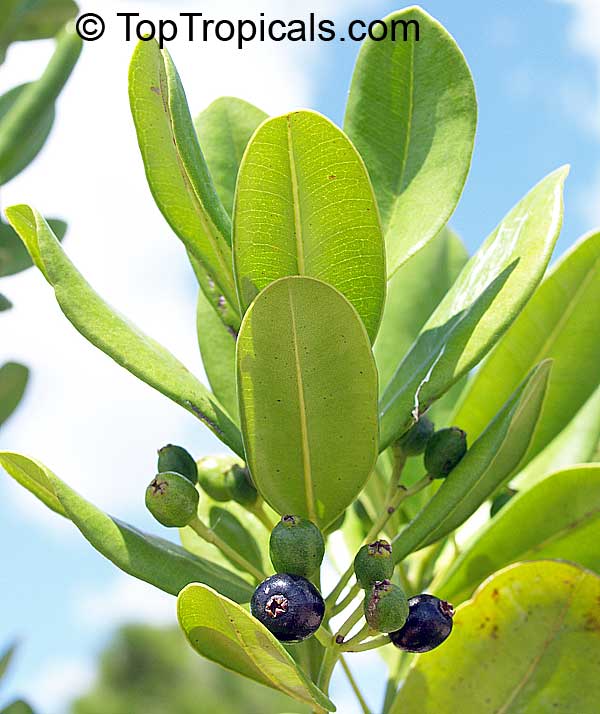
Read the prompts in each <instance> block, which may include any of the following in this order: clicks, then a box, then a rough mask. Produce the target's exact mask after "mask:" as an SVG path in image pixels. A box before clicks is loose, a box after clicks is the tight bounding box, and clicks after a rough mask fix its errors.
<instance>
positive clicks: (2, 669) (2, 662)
mask: <svg viewBox="0 0 600 714" xmlns="http://www.w3.org/2000/svg"><path fill="white" fill-rule="evenodd" d="M16 649H17V645H16V643H13V644H11V645H9V646H8V647H7V648H6V649H5V650H4V651H3V652H2V654H0V681H2V678H3V677H4V675H5V674H6V670H7V669H8V667H9V665H10V663H11V661H12V658H13V657H14V655H15V651H16Z"/></svg>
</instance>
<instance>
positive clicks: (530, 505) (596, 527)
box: [435, 464, 600, 603]
mask: <svg viewBox="0 0 600 714" xmlns="http://www.w3.org/2000/svg"><path fill="white" fill-rule="evenodd" d="M599 542H600V464H588V465H585V466H573V467H571V468H568V469H565V470H564V471H558V472H557V473H555V474H552V475H551V476H549V477H548V478H547V479H545V480H544V481H542V482H541V483H539V484H538V485H537V486H535V487H534V488H532V489H531V490H529V491H524V492H522V493H520V494H518V495H517V496H515V497H514V498H512V499H511V500H510V501H509V502H508V504H507V505H506V506H504V508H502V510H501V511H500V512H499V513H498V514H497V515H496V516H495V517H494V518H492V519H491V520H490V521H489V522H488V524H487V525H486V526H485V527H484V528H483V530H482V531H480V532H479V533H477V534H476V536H475V537H474V540H473V542H472V543H471V544H470V545H469V546H468V547H467V548H466V549H465V550H464V551H463V552H462V553H461V555H460V557H459V558H458V559H457V560H456V561H455V562H454V564H453V565H452V568H451V569H450V571H449V572H448V574H447V575H446V577H445V578H444V580H443V582H442V583H441V584H439V585H438V587H437V588H436V591H435V592H436V594H437V595H439V596H440V597H444V598H446V599H447V600H450V601H452V602H455V603H456V602H461V601H462V600H464V599H465V598H467V597H469V596H470V595H471V594H472V592H473V591H474V590H475V588H476V587H477V585H479V583H480V582H481V581H482V580H485V578H487V577H488V576H489V575H491V574H492V573H493V572H494V571H495V570H499V569H500V568H502V567H504V566H505V565H509V564H510V563H516V562H517V561H521V560H537V559H539V558H561V559H563V560H570V561H573V562H575V563H578V564H579V565H582V566H584V567H586V568H589V569H590V570H594V571H596V572H598V571H600V550H599V549H598V543H599Z"/></svg>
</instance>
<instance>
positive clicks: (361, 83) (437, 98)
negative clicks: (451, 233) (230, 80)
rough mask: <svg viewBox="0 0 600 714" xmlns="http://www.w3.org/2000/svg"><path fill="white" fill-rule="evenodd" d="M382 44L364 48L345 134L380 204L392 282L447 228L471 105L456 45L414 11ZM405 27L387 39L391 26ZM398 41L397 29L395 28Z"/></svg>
mask: <svg viewBox="0 0 600 714" xmlns="http://www.w3.org/2000/svg"><path fill="white" fill-rule="evenodd" d="M384 22H385V24H386V26H387V28H388V35H387V37H386V39H384V40H382V39H378V40H371V39H368V40H366V41H365V42H364V43H363V45H362V47H361V50H360V53H359V55H358V59H357V62H356V68H355V70H354V76H353V77H352V84H351V86H350V95H349V97H348V106H347V109H346V118H345V121H344V128H345V130H346V132H347V133H348V135H349V137H350V138H351V139H352V141H353V142H354V144H355V145H356V148H357V149H358V150H359V152H360V153H361V154H362V156H363V158H364V160H365V163H366V165H367V168H368V170H369V175H370V176H371V181H372V182H373V187H374V188H375V194H376V196H377V201H378V203H379V210H380V212H381V220H382V224H383V230H384V235H385V242H386V252H387V272H388V277H391V276H392V275H393V274H394V273H395V271H396V270H397V269H398V268H399V267H400V266H401V265H403V264H404V263H405V262H406V261H407V260H408V259H409V258H410V256H411V255H414V254H415V253H416V252H417V251H418V250H420V249H421V248H422V247H423V246H424V245H425V244H426V243H427V242H428V241H430V240H431V239H432V238H434V236H436V235H437V233H438V232H439V231H440V230H441V229H442V228H443V226H444V225H445V224H446V223H447V221H448V219H449V218H450V215H451V214H452V212H453V211H454V209H455V207H456V204H457V203H458V199H459V198H460V195H461V193H462V190H463V186H464V184H465V181H466V178H467V174H468V172H469V166H470V163H471V154H472V152H473V142H474V139H475V128H476V126H477V100H476V97H475V88H474V86H473V79H472V77H471V73H470V72H469V68H468V66H467V63H466V61H465V58H464V57H463V55H462V53H461V51H460V49H459V48H458V46H457V45H456V43H455V41H454V39H453V38H452V37H451V36H450V35H449V34H448V32H446V30H445V29H444V28H443V27H442V26H441V25H440V24H439V22H437V20H434V19H433V18H432V17H431V16H430V15H428V14H427V13H426V12H424V11H423V10H421V8H418V7H412V8H408V9H405V10H401V11H399V12H394V13H392V14H391V15H388V17H386V18H385V19H384ZM401 22H418V23H419V26H420V33H419V41H418V42H416V41H415V27H414V25H412V26H409V27H408V30H407V35H408V39H407V41H404V38H403V37H402V35H400V39H398V38H397V40H396V41H394V40H393V36H392V32H391V27H392V24H393V23H401ZM397 31H398V32H400V27H399V26H398V30H397Z"/></svg>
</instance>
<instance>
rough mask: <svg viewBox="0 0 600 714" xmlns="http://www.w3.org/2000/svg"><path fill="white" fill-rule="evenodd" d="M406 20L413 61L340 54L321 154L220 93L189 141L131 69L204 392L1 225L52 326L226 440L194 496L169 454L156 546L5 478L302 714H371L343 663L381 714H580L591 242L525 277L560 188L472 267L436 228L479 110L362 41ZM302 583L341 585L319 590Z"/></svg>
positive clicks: (595, 376) (4, 457)
mask: <svg viewBox="0 0 600 714" xmlns="http://www.w3.org/2000/svg"><path fill="white" fill-rule="evenodd" d="M411 19H415V20H418V22H419V24H420V41H419V42H416V41H414V39H409V41H407V42H396V43H394V42H392V41H390V40H389V39H388V40H382V41H379V42H377V41H374V40H367V41H366V42H365V43H364V45H363V47H362V49H361V51H360V54H359V57H358V60H357V66H356V69H355V72H354V76H353V78H352V83H351V87H350V93H349V98H348V106H347V111H346V118H345V121H344V127H343V130H342V129H340V128H338V127H336V126H335V125H334V124H333V123H332V122H330V121H329V120H328V119H327V118H326V117H323V116H321V115H320V114H317V113H315V112H312V111H306V110H302V111H293V112H291V113H289V114H286V115H284V116H280V117H273V118H269V117H266V116H265V115H264V113H263V112H261V111H260V110H259V109H257V108H255V107H252V106H250V105H249V104H247V103H246V102H243V101H241V100H238V99H233V98H230V97H226V98H222V99H219V100H217V101H216V102H214V103H213V104H211V105H210V106H209V107H208V108H207V109H205V110H204V111H203V112H202V113H201V114H200V116H199V117H198V118H197V120H196V122H194V121H193V120H192V117H191V114H190V111H189V109H188V106H187V103H186V98H185V93H184V90H183V87H182V85H181V82H180V79H179V76H178V74H177V70H176V69H175V66H174V65H173V62H172V60H171V58H170V56H169V55H168V53H167V52H166V51H161V50H160V49H159V47H158V45H157V44H156V43H154V42H152V41H147V42H142V43H140V44H139V45H138V47H137V49H136V50H135V52H134V55H133V59H132V62H131V67H130V74H129V92H130V100H131V110H132V115H133V120H134V123H135V127H136V130H137V136H138V141H139V145H140V149H141V154H142V159H143V162H144V166H145V169H146V175H147V179H148V183H149V186H150V190H151V191H152V194H153V196H154V198H155V200H156V203H157V205H158V207H159V208H160V210H161V211H162V213H163V215H164V217H165V219H166V220H167V222H168V223H169V225H170V226H171V228H172V229H173V232H174V233H175V234H176V236H178V237H179V239H180V240H181V241H182V242H183V244H184V246H185V249H186V251H187V253H188V255H189V258H190V263H191V266H192V268H193V270H194V272H195V274H196V276H197V278H198V284H199V288H200V289H199V298H198V320H197V323H198V325H197V327H198V338H199V344H200V351H201V353H202V357H203V360H204V365H205V368H206V372H207V375H208V379H209V382H210V389H208V388H207V387H206V386H205V385H204V384H202V383H201V382H200V381H199V380H198V379H197V378H196V377H195V376H194V375H193V374H191V372H190V371H189V370H187V369H186V367H185V366H184V365H182V364H181V363H180V362H179V361H178V360H177V359H176V358H175V357H174V356H173V355H172V354H171V353H170V352H169V351H168V350H167V349H166V348H165V347H163V346H162V345H159V344H157V343H156V342H154V341H153V340H152V339H151V338H150V337H149V336H147V335H144V334H142V333H141V332H140V331H139V330H138V329H137V328H136V327H135V326H134V325H132V324H131V323H130V322H129V321H128V320H127V319H125V318H124V317H122V316H121V315H120V314H119V313H117V312H115V311H114V310H113V309H112V308H111V307H110V306H109V305H107V304H106V303H105V302H104V301H103V300H102V298H101V297H100V296H99V295H98V294H96V293H95V292H94V290H93V289H92V288H91V286H90V285H88V283H87V282H86V281H85V279H84V277H83V276H82V275H81V274H80V273H79V272H78V271H77V270H76V268H75V267H74V266H73V264H72V263H71V262H70V260H69V258H68V256H67V255H66V254H65V253H64V251H63V250H62V248H61V246H60V244H59V243H58V241H57V240H56V238H55V236H54V234H53V232H52V230H51V228H50V227H49V226H48V224H47V223H46V222H45V221H44V219H43V218H42V217H41V216H40V215H39V214H38V213H37V211H35V210H34V209H33V208H30V207H28V206H24V205H21V206H13V207H12V208H9V209H8V210H7V215H8V218H9V220H10V222H11V224H12V226H13V227H14V228H15V230H16V231H17V232H18V234H19V235H20V237H21V238H22V240H23V242H24V243H25V245H26V246H27V248H28V250H29V253H30V255H31V256H32V259H33V260H34V262H35V264H36V265H37V267H38V268H39V269H40V271H41V273H42V274H43V276H44V277H45V279H46V280H47V281H48V282H49V283H50V284H51V285H52V286H53V288H54V290H55V294H56V298H57V300H58V302H59V304H60V306H61V308H62V310H63V312H64V313H65V315H66V316H67V318H68V319H69V320H70V321H71V322H72V323H73V325H74V326H75V328H76V329H77V330H79V331H80V332H81V333H82V334H83V335H84V336H85V337H86V338H87V339H88V340H89V341H90V342H92V344H94V345H95V346H96V347H98V348H100V349H101V350H103V351H104V352H106V353H107V354H108V355H110V356H111V357H112V358H113V359H114V360H115V361H116V362H117V363H119V364H121V365H122V366H123V367H125V368H126V369H128V370H129V371H130V372H131V373H132V374H134V375H135V376H137V377H138V378H140V379H142V380H143V381H145V382H146V383H147V384H149V385H150V386H152V387H154V388H155V389H158V390H159V391H161V392H162V393H163V394H165V396H167V397H169V398H170V399H172V400H174V401H175V402H177V403H178V404H180V405H181V406H182V407H183V408H184V409H186V410H188V411H189V412H190V413H191V414H192V415H193V416H195V417H196V418H197V419H198V420H199V421H200V422H202V423H203V424H204V426H206V427H208V428H209V429H211V431H212V432H213V433H214V434H215V435H216V436H217V437H218V438H219V439H220V440H221V441H222V442H223V444H224V451H227V453H224V454H221V455H214V456H210V457H207V456H205V455H200V454H194V456H195V457H196V458H198V457H200V456H202V458H201V459H200V460H199V462H198V469H197V471H198V473H193V472H192V473H190V470H189V459H186V458H185V457H183V456H182V454H181V452H180V451H177V449H174V447H169V449H170V451H168V452H167V453H170V454H171V455H172V456H173V459H172V460H170V461H169V465H168V467H165V466H164V465H163V466H162V467H160V468H159V471H162V473H158V474H157V476H156V477H155V478H154V479H153V480H152V482H151V484H150V486H149V490H148V491H147V493H146V499H147V503H148V505H149V507H150V508H151V510H152V512H153V513H155V514H157V515H158V516H159V517H160V519H161V521H162V522H163V523H165V522H168V523H169V524H171V525H176V526H179V527H180V536H181V546H177V545H174V544H173V543H172V542H171V541H168V540H163V539H161V538H157V537H155V536H150V535H147V534H144V533H142V532H140V531H139V530H137V529H135V528H134V527H132V526H129V525H128V524H126V523H123V522H121V521H118V520H116V519H114V518H112V517H111V516H108V515H106V514H104V513H102V512H101V511H99V510H98V509H97V508H95V507H94V506H93V505H92V504H91V503H89V502H87V501H86V500H85V499H84V498H83V497H82V496H80V495H79V494H77V493H75V492H74V491H73V490H72V489H70V488H69V487H68V486H67V485H66V484H65V483H64V482H63V481H61V480H60V479H59V478H58V477H57V476H56V475H55V474H53V473H52V471H50V469H48V468H47V467H46V466H44V465H43V464H42V463H40V462H39V461H36V460H33V459H32V458H30V457H27V456H22V455H19V454H15V453H8V452H4V453H2V454H1V455H0V461H1V463H2V465H3V466H4V468H5V469H6V471H7V472H8V473H9V474H10V475H11V476H13V477H14V478H15V479H16V480H17V481H19V482H20V483H21V484H22V485H23V486H25V487H26V488H28V489H29V490H30V491H31V492H32V493H33V494H34V495H36V496H37V497H38V498H40V499H41V500H42V501H43V502H44V503H46V505H47V506H48V507H50V508H51V509H53V510H54V511H56V512H57V513H59V514H60V515H62V516H64V517H66V518H69V519H70V520H71V521H72V522H73V523H74V524H75V526H76V527H77V528H78V529H79V530H80V531H81V533H82V534H83V535H84V537H85V538H87V540H88V541H89V542H90V543H91V544H92V545H93V546H94V547H95V548H96V549H97V550H99V551H100V552H101V553H102V554H103V555H105V556H106V557H107V558H109V559H110V560H112V561H113V562H114V563H115V565H117V566H118V567H119V568H121V569H122V570H124V571H125V572H127V573H129V574H131V575H133V576H134V577H138V578H140V579H142V580H145V581H147V582H148V583H150V584H151V585H154V586H155V587H158V588H161V589H162V590H165V591H166V592H168V593H171V594H173V595H174V596H177V612H178V617H179V622H180V625H181V627H182V629H183V631H184V633H185V635H186V636H187V639H188V641H189V643H190V645H191V646H192V647H193V648H194V649H195V650H196V651H197V652H198V653H199V654H200V655H202V656H204V657H206V658H208V659H210V660H212V661H214V662H217V663H219V664H222V665H223V666H225V667H227V668H229V669H231V670H233V671H234V672H237V673H239V674H240V675H242V676H244V677H248V678H250V679H253V680H255V681H257V682H259V683H261V684H263V685H265V686H267V687H271V688H274V689H278V690H280V691H281V692H283V693H285V694H287V695H289V696H290V697H292V698H293V699H295V700H296V701H297V702H300V703H302V704H305V705H308V706H309V707H310V708H311V709H312V710H313V711H314V712H321V713H322V712H325V711H334V710H335V703H334V702H332V701H331V699H330V694H329V684H330V679H331V675H332V672H333V671H334V669H335V668H336V666H339V667H340V668H343V670H344V671H345V672H346V674H347V675H348V677H349V678H350V679H351V681H352V686H353V688H354V689H355V692H356V695H357V699H358V702H359V705H360V707H361V708H362V710H363V711H365V712H368V711H371V710H370V708H369V706H368V705H367V703H366V702H365V700H364V697H363V695H362V694H361V691H360V688H359V687H360V683H358V684H357V683H356V682H355V681H354V679H353V678H352V674H351V671H350V669H349V666H348V663H349V662H351V661H352V656H353V653H355V652H360V651H365V650H369V649H373V650H376V651H377V652H378V653H380V654H381V657H382V659H381V662H382V667H387V668H388V671H389V675H388V684H387V687H386V689H385V691H382V692H381V696H380V701H379V702H377V703H375V706H376V707H377V711H383V712H388V713H391V714H403V713H405V712H414V711H419V712H422V713H424V714H434V713H435V714H453V713H455V712H456V711H461V712H464V713H466V714H487V713H488V712H489V713H490V714H491V712H498V711H502V712H503V713H504V714H509V713H515V714H516V712H524V711H531V712H536V714H544V713H545V712H554V711H561V712H568V713H572V714H586V713H587V712H593V711H596V709H597V702H598V701H599V700H600V683H599V680H598V677H597V671H598V666H600V627H599V626H598V622H599V621H600V617H599V616H598V613H599V609H598V602H599V601H600V580H599V579H598V576H597V575H596V574H595V572H594V571H598V568H599V567H600V550H599V549H598V546H597V543H598V536H599V527H600V526H599V525H598V524H599V523H600V521H599V520H598V518H597V515H598V509H599V506H600V465H598V464H595V463H593V460H594V458H595V455H596V454H597V449H598V443H599V434H600V388H599V377H600V375H599V373H598V368H597V365H598V363H599V359H600V340H599V334H598V324H597V306H598V304H599V299H600V273H599V265H600V233H590V234H588V235H586V236H584V237H583V238H582V239H581V240H580V241H579V242H577V243H576V244H575V245H574V246H573V247H572V248H571V249H570V250H569V251H568V253H567V254H566V255H565V256H563V257H562V258H561V259H560V260H558V261H557V262H556V263H555V264H554V266H553V267H552V268H550V269H549V268H548V266H549V263H550V259H551V256H552V252H553V248H554V245H555V242H556V240H557V237H558V235H559V232H560V228H561V222H562V212H563V198H562V196H563V183H564V181H565V179H566V176H567V169H566V168H565V167H562V168H557V169H556V170H555V171H553V172H552V173H551V174H550V175H548V176H546V177H543V178H541V180H540V181H539V183H538V184H537V185H536V186H534V187H533V188H532V189H531V190H530V191H529V193H527V195H525V196H524V197H523V198H522V199H521V201H519V202H518V203H517V205H516V206H514V207H513V208H512V209H510V210H509V211H508V213H507V214H506V216H505V217H504V218H501V219H500V221H499V222H498V224H497V226H496V227H495V228H494V229H493V230H492V232H491V233H490V235H489V236H488V238H486V239H485V240H484V241H483V243H482V245H481V247H480V248H479V250H478V251H477V252H476V253H475V255H474V256H472V257H469V256H468V255H467V252H466V250H465V248H464V246H463V244H462V243H461V241H460V239H459V238H458V236H457V235H456V234H455V233H453V232H452V231H451V230H450V229H449V228H448V227H447V222H448V220H449V218H450V217H451V215H452V212H453V211H454V209H455V207H456V204H457V202H458V200H459V197H460V194H461V192H462V189H463V186H464V183H465V179H466V176H467V173H468V169H469V164H470V160H471V153H472V149H473V143H474V136H475V127H476V114H477V108H476V99H475V90H474V87H473V82H472V78H471V74H470V72H469V69H468V66H467V63H466V61H465V59H464V57H463V55H462V54H461V52H460V50H459V49H458V47H457V46H456V44H455V42H454V40H453V39H452V37H451V36H450V35H449V34H448V33H447V32H446V30H445V29H444V28H443V27H441V26H440V25H439V23H437V22H436V21H435V20H434V19H433V18H431V17H430V16H428V15H427V14H426V13H424V12H423V11H422V10H420V9H419V8H409V9H406V10H402V11H399V12H397V13H394V14H393V15H391V16H389V17H388V18H386V23H387V24H388V25H389V24H390V23H392V22H393V20H411ZM499 150H501V147H499ZM490 188H491V189H493V187H490ZM475 368H477V369H476V370H475ZM225 447H226V448H225ZM162 454H163V452H161V455H162ZM177 454H179V456H181V459H180V460H179V461H178V457H177ZM176 457H177V458H176ZM163 458H164V457H163ZM165 463H166V462H164V461H163V464H165ZM179 464H181V466H180V465H179ZM185 464H188V465H187V466H186V465H185ZM196 482H197V483H198V486H197V491H198V495H199V498H198V504H197V506H196V493H195V492H194V489H193V488H190V487H191V485H192V484H196ZM140 490H142V484H140ZM190 503H192V504H193V506H194V507H193V508H191V509H190ZM490 506H491V507H492V508H491V509H490ZM490 510H491V511H492V512H493V513H494V514H495V515H493V517H491V515H490ZM278 522H279V524H278ZM467 522H468V524H469V526H468V527H469V531H470V532H473V531H474V530H475V532H474V535H472V536H471V538H470V540H469V541H468V542H467V543H465V542H464V537H462V533H464V528H463V525H464V524H465V523H467ZM277 524H278V525H277ZM475 524H477V525H479V528H478V530H477V529H475ZM482 524H483V525H482ZM273 529H274V534H273V537H272V538H271V531H272V530H273ZM457 532H458V536H457ZM315 533H316V534H317V535H316V537H315ZM321 542H322V544H323V548H324V549H325V550H326V560H325V561H322V557H323V552H322V549H321V545H320V544H321ZM344 543H345V544H346V546H347V551H348V556H347V557H344V555H343V550H344V549H343V548H342V545H343V544H344ZM270 551H271V554H272V556H273V557H272V561H273V562H275V563H276V564H277V568H278V572H277V573H274V569H273V568H272V567H271V558H270ZM355 557H356V560H355ZM321 562H329V563H331V564H333V566H334V567H336V568H338V570H339V573H338V581H337V584H336V585H335V586H334V587H333V588H327V591H324V588H323V587H322V585H321V578H320V573H321V568H319V564H320V563H321ZM355 566H356V572H355ZM249 603H251V606H250V607H249ZM174 607H175V605H174ZM263 623H264V624H263ZM584 652H585V656H584V657H582V653H584ZM415 653H420V654H415Z"/></svg>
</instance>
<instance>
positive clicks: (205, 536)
mask: <svg viewBox="0 0 600 714" xmlns="http://www.w3.org/2000/svg"><path fill="white" fill-rule="evenodd" d="M188 525H189V527H190V528H192V530H194V531H195V532H196V533H197V534H198V535H199V536H200V538H202V540H205V541H206V542H207V543H211V545H214V546H215V547H216V548H218V549H219V550H220V551H221V553H223V555H225V556H226V557H227V558H229V560H231V561H232V562H234V563H235V564H236V565H239V567H240V568H242V570H245V571H246V572H247V573H250V575H252V576H253V577H254V578H256V580H257V581H258V582H261V581H262V580H264V579H265V578H266V577H267V576H266V573H263V572H262V570H259V568H257V567H256V566H255V565H252V563H251V562H250V561H248V560H246V558H244V556H242V555H240V554H239V553H238V552H237V550H235V549H234V548H232V547H231V546H230V545H228V544H227V543H226V542H225V541H224V540H223V539H222V538H219V536H218V535H217V534H216V533H215V532H214V531H213V530H212V529H211V528H209V527H208V526H207V525H205V524H204V523H202V521H201V520H200V519H199V518H197V517H196V518H194V519H193V520H192V521H191V522H190V523H189V524H188Z"/></svg>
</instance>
